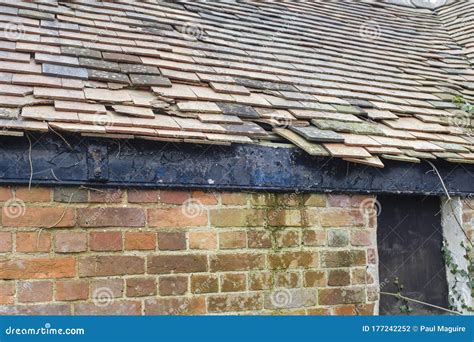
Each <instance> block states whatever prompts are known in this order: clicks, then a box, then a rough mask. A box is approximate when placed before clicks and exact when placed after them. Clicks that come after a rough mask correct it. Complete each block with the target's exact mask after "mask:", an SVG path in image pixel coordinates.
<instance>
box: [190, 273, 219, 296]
mask: <svg viewBox="0 0 474 342" xmlns="http://www.w3.org/2000/svg"><path fill="white" fill-rule="evenodd" d="M191 292H192V293H197V294H199V293H212V292H219V280H218V279H217V276H216V275H207V274H193V275H192V276H191Z"/></svg>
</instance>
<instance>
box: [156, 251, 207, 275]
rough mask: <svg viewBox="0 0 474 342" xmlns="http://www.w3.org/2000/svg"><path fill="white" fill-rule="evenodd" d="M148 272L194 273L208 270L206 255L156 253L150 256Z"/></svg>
mask: <svg viewBox="0 0 474 342" xmlns="http://www.w3.org/2000/svg"><path fill="white" fill-rule="evenodd" d="M147 270H148V273H151V274H162V273H163V274H164V273H192V272H205V271H207V256H206V255H196V254H189V255H171V254H170V255H155V256H150V257H148V262H147Z"/></svg>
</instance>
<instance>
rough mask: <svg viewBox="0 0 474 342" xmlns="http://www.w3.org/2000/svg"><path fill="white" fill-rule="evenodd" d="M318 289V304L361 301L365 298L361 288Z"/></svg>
mask: <svg viewBox="0 0 474 342" xmlns="http://www.w3.org/2000/svg"><path fill="white" fill-rule="evenodd" d="M318 291H319V292H318V296H319V302H318V303H319V305H337V304H354V303H363V302H365V299H366V298H365V291H364V290H363V289H351V288H333V289H319V290H318Z"/></svg>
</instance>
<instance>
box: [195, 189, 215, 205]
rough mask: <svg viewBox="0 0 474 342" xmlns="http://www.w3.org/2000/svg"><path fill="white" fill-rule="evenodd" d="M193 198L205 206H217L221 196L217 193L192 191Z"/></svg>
mask: <svg viewBox="0 0 474 342" xmlns="http://www.w3.org/2000/svg"><path fill="white" fill-rule="evenodd" d="M191 198H193V199H194V200H196V201H198V202H199V203H201V204H205V205H215V204H217V203H218V200H219V194H218V193H216V192H206V191H198V190H195V191H192V192H191Z"/></svg>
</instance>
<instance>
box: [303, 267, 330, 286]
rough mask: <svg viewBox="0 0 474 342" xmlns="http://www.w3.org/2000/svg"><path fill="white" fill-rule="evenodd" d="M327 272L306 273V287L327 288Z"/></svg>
mask: <svg viewBox="0 0 474 342" xmlns="http://www.w3.org/2000/svg"><path fill="white" fill-rule="evenodd" d="M326 284H327V279H326V272H325V271H306V272H305V273H304V286H305V287H321V286H326Z"/></svg>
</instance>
